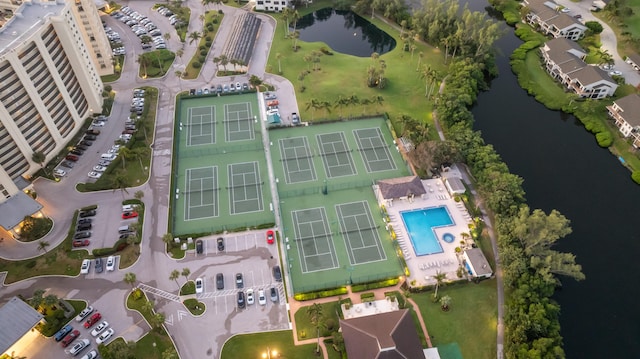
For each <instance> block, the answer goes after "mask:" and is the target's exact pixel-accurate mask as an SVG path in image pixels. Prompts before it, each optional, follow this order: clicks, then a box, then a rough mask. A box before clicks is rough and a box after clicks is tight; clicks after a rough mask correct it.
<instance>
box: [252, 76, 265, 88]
mask: <svg viewBox="0 0 640 359" xmlns="http://www.w3.org/2000/svg"><path fill="white" fill-rule="evenodd" d="M249 84H251V86H253V87H255V88H256V89H258V86H260V85H261V84H262V79H261V78H259V77H258V76H256V75H251V77H249Z"/></svg>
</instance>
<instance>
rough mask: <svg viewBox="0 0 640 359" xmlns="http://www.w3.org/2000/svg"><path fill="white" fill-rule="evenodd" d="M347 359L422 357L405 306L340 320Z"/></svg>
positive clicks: (418, 340) (409, 358)
mask: <svg viewBox="0 0 640 359" xmlns="http://www.w3.org/2000/svg"><path fill="white" fill-rule="evenodd" d="M340 327H341V328H342V336H343V337H344V343H345V346H346V348H347V356H348V357H349V359H424V353H423V351H422V345H421V343H420V339H419V338H418V334H417V333H416V327H415V325H414V323H413V318H412V317H411V314H410V313H409V310H407V309H402V310H398V311H393V312H387V313H381V314H376V315H369V316H364V317H359V318H353V319H344V320H340Z"/></svg>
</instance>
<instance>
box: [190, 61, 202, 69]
mask: <svg viewBox="0 0 640 359" xmlns="http://www.w3.org/2000/svg"><path fill="white" fill-rule="evenodd" d="M191 66H193V67H194V68H196V69H199V68H200V67H201V66H202V64H201V63H199V62H198V61H194V62H193V64H191Z"/></svg>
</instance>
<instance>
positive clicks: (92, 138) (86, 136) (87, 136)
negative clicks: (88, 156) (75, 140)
mask: <svg viewBox="0 0 640 359" xmlns="http://www.w3.org/2000/svg"><path fill="white" fill-rule="evenodd" d="M97 138H98V137H97V136H96V135H91V134H86V135H84V139H85V141H95V140H96V139H97Z"/></svg>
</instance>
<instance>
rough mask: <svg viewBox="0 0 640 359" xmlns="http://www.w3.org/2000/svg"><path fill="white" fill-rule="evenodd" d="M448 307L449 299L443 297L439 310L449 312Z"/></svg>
mask: <svg viewBox="0 0 640 359" xmlns="http://www.w3.org/2000/svg"><path fill="white" fill-rule="evenodd" d="M449 305H451V297H450V296H448V295H445V296H444V297H442V298H440V309H442V310H443V311H445V312H447V311H449Z"/></svg>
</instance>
